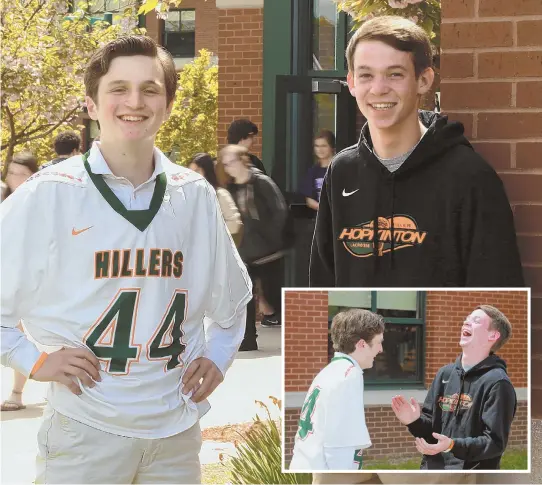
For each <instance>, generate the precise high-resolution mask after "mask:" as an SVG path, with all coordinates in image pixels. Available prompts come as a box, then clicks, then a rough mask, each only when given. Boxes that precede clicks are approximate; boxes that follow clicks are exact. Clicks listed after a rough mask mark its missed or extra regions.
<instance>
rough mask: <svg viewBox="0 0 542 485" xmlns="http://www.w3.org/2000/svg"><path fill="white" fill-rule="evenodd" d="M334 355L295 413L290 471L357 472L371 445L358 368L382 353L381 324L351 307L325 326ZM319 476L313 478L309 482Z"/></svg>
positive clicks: (315, 481) (370, 364) (365, 313)
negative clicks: (297, 421) (329, 333)
mask: <svg viewBox="0 0 542 485" xmlns="http://www.w3.org/2000/svg"><path fill="white" fill-rule="evenodd" d="M331 340H332V341H333V348H334V349H335V351H336V352H335V355H334V357H333V358H332V359H331V362H330V363H329V364H328V365H327V366H326V367H325V368H324V369H322V370H321V371H320V372H319V374H318V375H317V376H316V377H315V378H314V381H313V382H312V384H311V386H310V388H309V391H308V393H307V397H306V398H305V402H304V404H303V407H302V409H301V416H300V419H299V426H298V430H297V433H296V437H295V445H294V451H293V458H292V461H291V463H290V470H292V471H294V470H303V471H307V472H313V473H314V472H322V471H328V470H335V471H351V470H362V469H363V450H364V449H365V448H368V447H370V446H371V439H370V436H369V432H368V430H367V426H366V424H365V410H364V406H363V369H369V368H371V367H372V366H373V363H374V359H375V357H376V356H377V355H378V354H379V353H381V352H382V342H383V341H384V319H383V318H382V317H381V316H380V315H377V314H375V313H372V312H370V311H368V310H362V309H358V308H353V309H350V310H347V311H344V312H340V313H338V314H337V315H336V316H335V318H333V322H332V324H331ZM320 475H321V474H318V473H314V476H313V480H314V483H320V482H319V476H320Z"/></svg>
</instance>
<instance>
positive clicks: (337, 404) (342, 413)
mask: <svg viewBox="0 0 542 485" xmlns="http://www.w3.org/2000/svg"><path fill="white" fill-rule="evenodd" d="M328 392H329V395H328V399H327V400H326V411H325V428H324V448H341V447H354V448H356V449H364V448H368V447H369V446H371V438H370V437H369V431H368V430H367V425H366V423H365V410H364V406H363V376H360V375H359V374H357V373H356V374H352V375H350V376H348V378H346V379H344V380H343V381H342V382H341V383H340V384H339V385H338V386H336V387H335V388H334V389H332V390H330V391H328Z"/></svg>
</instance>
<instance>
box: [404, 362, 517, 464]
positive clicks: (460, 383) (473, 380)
mask: <svg viewBox="0 0 542 485" xmlns="http://www.w3.org/2000/svg"><path fill="white" fill-rule="evenodd" d="M458 396H461V399H458ZM458 401H459V406H458V405H457V403H458ZM516 406H517V398H516V391H515V390H514V387H513V386H512V383H511V382H510V379H509V378H508V374H507V373H506V363H505V362H504V360H502V359H501V358H499V357H497V356H496V355H494V354H492V355H490V356H489V357H487V358H486V359H484V360H483V361H482V362H479V363H478V364H477V365H475V366H474V367H472V368H471V369H469V370H468V371H467V372H465V371H464V370H463V367H462V365H461V355H460V356H459V357H458V358H457V360H456V362H455V364H449V365H447V366H444V367H442V368H441V369H440V370H439V371H438V372H437V375H436V377H435V379H434V380H433V383H432V384H431V388H430V389H429V392H428V394H427V397H426V398H425V402H424V403H423V409H422V413H421V416H420V418H419V419H417V420H416V421H414V422H413V423H411V424H409V425H408V430H409V431H410V433H412V435H414V436H415V437H418V438H424V439H425V440H426V441H427V442H428V443H433V444H434V443H436V442H437V440H436V439H435V438H433V436H432V433H434V432H435V433H440V434H443V435H445V436H448V438H452V439H453V440H454V442H455V444H454V447H453V448H452V450H451V451H450V452H448V453H439V454H437V455H423V459H422V463H421V466H420V468H421V469H422V470H442V469H446V470H472V469H477V470H497V469H499V468H500V462H501V457H502V454H503V453H504V450H505V449H506V443H507V442H508V435H509V433H510V426H511V425H512V420H513V418H514V415H515V413H516Z"/></svg>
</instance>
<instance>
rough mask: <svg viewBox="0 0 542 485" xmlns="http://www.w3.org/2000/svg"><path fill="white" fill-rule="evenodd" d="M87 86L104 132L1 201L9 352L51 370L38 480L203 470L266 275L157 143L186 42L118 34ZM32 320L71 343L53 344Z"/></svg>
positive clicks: (206, 194) (187, 477)
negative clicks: (258, 280)
mask: <svg viewBox="0 0 542 485" xmlns="http://www.w3.org/2000/svg"><path fill="white" fill-rule="evenodd" d="M85 86H86V94H87V96H86V103H87V108H88V113H89V115H90V117H91V118H92V119H95V120H98V121H99V123H100V128H101V134H100V142H99V143H94V144H93V146H92V148H91V150H90V151H89V153H87V154H85V155H83V156H75V157H72V158H69V159H67V160H66V161H64V162H61V163H59V164H57V165H54V166H51V167H48V168H46V169H45V170H43V171H41V172H39V173H38V174H36V176H35V177H33V178H31V179H30V180H29V181H28V182H27V183H25V184H23V185H22V186H21V187H20V188H19V189H17V190H16V191H15V192H14V193H13V194H12V196H11V197H9V198H8V199H7V200H6V201H5V202H3V203H2V204H1V206H0V232H1V237H2V301H1V310H2V320H1V325H2V328H1V331H2V333H1V337H2V347H1V361H2V364H3V365H7V366H10V367H12V368H14V369H15V370H17V371H19V372H21V373H23V374H24V375H26V376H30V378H33V379H35V380H38V381H49V382H51V386H50V389H49V394H48V402H49V404H48V407H47V409H46V410H45V413H44V422H43V424H42V427H41V429H40V431H39V434H38V445H39V455H38V458H37V477H36V483H199V482H200V480H201V472H200V464H199V457H198V455H199V450H200V447H201V432H200V428H199V424H198V423H199V417H200V416H201V414H202V413H204V412H205V411H206V410H208V408H209V405H208V403H207V401H206V398H207V396H209V394H210V393H211V392H213V391H214V389H215V388H216V386H217V385H218V384H219V383H220V382H221V381H222V379H223V376H224V374H225V372H226V370H227V369H228V367H229V366H230V364H231V362H232V360H233V358H234V355H235V353H236V351H237V348H238V346H239V344H240V342H241V340H242V338H243V334H244V322H245V314H246V310H245V309H246V304H247V302H248V301H249V300H250V298H251V282H250V279H249V278H248V275H247V272H246V270H245V267H244V265H243V263H242V262H241V260H240V258H239V255H238V254H237V251H236V249H235V246H234V244H233V242H232V240H231V237H230V236H229V233H228V230H227V228H226V226H225V223H224V220H223V218H222V216H221V212H220V208H219V207H218V204H217V200H216V195H215V193H214V191H213V189H212V188H211V187H210V185H209V184H208V183H207V182H206V181H205V179H204V178H203V177H202V176H200V175H198V174H196V173H195V172H192V171H190V170H188V169H186V168H183V167H180V166H178V165H175V164H173V163H171V162H170V161H169V160H168V159H167V158H166V157H165V156H164V154H163V153H162V152H161V151H160V150H158V149H157V148H155V147H154V140H155V137H156V133H157V132H158V129H159V128H160V126H161V124H162V123H163V122H164V121H165V120H166V119H167V118H168V117H169V114H170V112H171V109H172V106H173V100H174V98H175V92H176V89H177V74H176V72H175V65H174V63H173V59H172V58H171V55H170V54H169V53H167V51H165V50H164V49H162V48H160V47H158V46H157V45H156V43H155V42H154V41H153V40H152V39H150V38H149V37H143V36H128V37H124V38H121V39H118V40H115V41H113V42H110V43H109V44H107V45H105V46H104V47H102V48H101V49H100V50H99V51H97V52H96V53H95V54H94V55H93V57H92V58H91V60H90V62H89V65H88V67H87V71H86V73H85ZM204 317H207V319H208V320H207V322H206V327H205V329H204V325H203V321H204ZM21 318H22V319H24V322H25V326H26V329H27V331H28V333H29V334H30V335H31V336H32V337H33V338H34V339H35V340H36V341H37V342H38V343H40V344H44V345H48V346H57V347H60V348H62V349H61V350H58V351H55V352H51V353H50V354H45V353H41V354H40V352H39V350H38V349H37V348H36V347H35V345H34V344H33V343H31V342H30V341H29V340H28V339H27V338H26V337H25V335H24V334H23V333H21V332H20V331H19V330H17V328H16V325H17V322H18V321H19V320H20V319H21Z"/></svg>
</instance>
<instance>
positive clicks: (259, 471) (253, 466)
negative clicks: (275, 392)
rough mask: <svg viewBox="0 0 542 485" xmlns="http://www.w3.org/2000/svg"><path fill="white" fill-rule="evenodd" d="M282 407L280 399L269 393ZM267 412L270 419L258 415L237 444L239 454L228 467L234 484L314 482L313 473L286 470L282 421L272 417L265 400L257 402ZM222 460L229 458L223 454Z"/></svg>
mask: <svg viewBox="0 0 542 485" xmlns="http://www.w3.org/2000/svg"><path fill="white" fill-rule="evenodd" d="M269 398H270V399H271V400H272V401H273V404H274V405H275V406H277V407H278V408H279V409H280V408H281V403H280V401H279V400H278V399H276V398H274V397H272V396H269ZM256 403H257V404H259V405H260V406H261V407H263V408H264V409H265V411H266V413H267V419H265V420H262V419H260V417H259V416H258V415H256V418H255V419H254V425H253V426H252V428H251V429H250V431H248V432H247V433H245V434H244V435H242V434H240V438H241V442H240V443H236V444H235V446H236V448H237V456H235V457H232V458H231V459H230V460H228V465H227V466H228V468H229V469H230V472H231V475H232V483H234V484H249V483H265V484H275V483H285V484H290V483H292V484H298V483H299V484H302V483H312V475H311V474H310V473H282V472H281V471H280V470H281V454H282V453H281V436H280V430H281V428H282V420H281V419H279V422H278V424H277V423H276V422H275V421H274V420H273V419H271V414H270V413H269V408H268V407H267V406H266V405H265V404H264V403H263V402H261V401H256ZM221 461H223V462H224V461H225V459H224V457H223V456H221Z"/></svg>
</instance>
